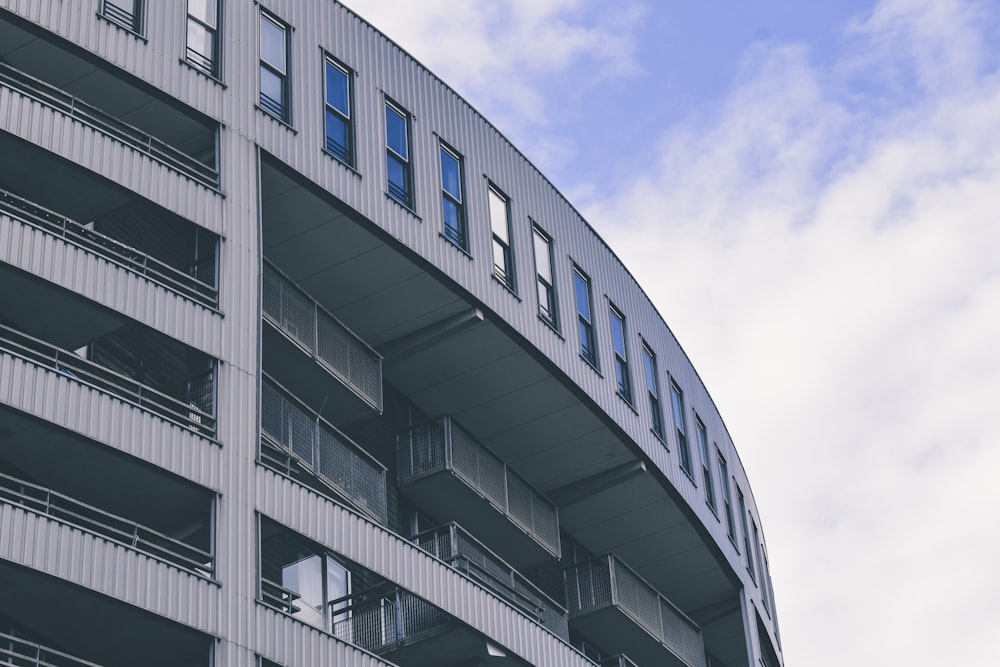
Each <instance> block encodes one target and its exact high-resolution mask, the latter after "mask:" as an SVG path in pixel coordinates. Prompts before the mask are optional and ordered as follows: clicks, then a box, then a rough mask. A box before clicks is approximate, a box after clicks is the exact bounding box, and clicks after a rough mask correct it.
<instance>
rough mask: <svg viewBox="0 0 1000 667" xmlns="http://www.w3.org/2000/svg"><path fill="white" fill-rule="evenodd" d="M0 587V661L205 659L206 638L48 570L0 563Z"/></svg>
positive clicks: (161, 662)
mask: <svg viewBox="0 0 1000 667" xmlns="http://www.w3.org/2000/svg"><path fill="white" fill-rule="evenodd" d="M123 585H124V584H123ZM0 590H2V591H3V595H0V664H4V665H23V666H25V667H27V666H29V665H30V666H31V667H36V666H37V667H44V666H47V665H53V666H54V665H58V666H59V667H95V665H96V666H97V667H134V666H135V665H143V667H175V666H176V665H190V666H191V667H198V666H203V667H209V665H211V664H213V660H212V652H213V651H214V648H215V640H214V639H213V638H212V637H210V636H208V635H206V634H203V633H201V632H198V631H196V630H192V629H190V628H188V627H185V626H182V625H179V624H177V623H174V622H171V621H168V620H167V619H165V618H163V617H161V616H157V615H155V614H151V613H149V612H145V611H142V610H140V609H138V608H136V607H133V606H131V605H128V604H125V603H122V602H119V601H117V600H113V599H111V598H108V597H105V596H103V595H100V594H98V593H94V592H92V591H89V590H87V589H85V588H81V587H79V586H76V585H73V584H69V583H66V582H64V581H61V580H58V579H55V578H52V577H50V576H48V575H44V574H40V573H38V572H35V571H33V570H29V569H27V568H23V567H20V566H16V565H12V564H10V563H6V562H3V561H0ZM41 656H44V658H42V657H41Z"/></svg>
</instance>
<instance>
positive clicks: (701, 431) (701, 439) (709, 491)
mask: <svg viewBox="0 0 1000 667" xmlns="http://www.w3.org/2000/svg"><path fill="white" fill-rule="evenodd" d="M694 432H695V437H696V438H697V440H698V455H699V456H700V457H701V477H702V479H703V480H704V482H705V503H706V504H707V505H708V506H709V508H710V509H711V510H712V512H713V513H715V514H716V516H718V509H717V505H716V498H715V484H714V483H713V481H712V460H711V458H709V450H708V429H707V428H706V427H705V422H704V421H702V419H701V417H700V416H699V415H698V413H697V412H695V413H694Z"/></svg>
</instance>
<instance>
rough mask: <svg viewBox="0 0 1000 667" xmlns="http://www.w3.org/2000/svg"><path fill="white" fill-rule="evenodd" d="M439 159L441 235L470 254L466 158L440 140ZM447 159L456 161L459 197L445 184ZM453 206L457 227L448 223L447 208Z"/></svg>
mask: <svg viewBox="0 0 1000 667" xmlns="http://www.w3.org/2000/svg"><path fill="white" fill-rule="evenodd" d="M438 149H439V150H438V159H439V162H440V166H441V234H442V236H444V237H445V238H446V239H447V240H448V241H449V242H450V243H453V244H455V245H456V246H458V247H459V248H461V249H462V250H464V251H465V252H469V225H468V221H467V218H466V215H465V194H464V193H465V158H464V157H463V156H462V154H461V153H459V152H458V151H456V150H455V149H454V148H452V147H451V146H449V145H448V144H447V143H446V142H444V141H442V140H441V139H440V138H439V139H438ZM445 157H448V158H451V159H452V160H454V161H455V168H456V170H457V172H458V182H457V185H458V195H457V196H456V194H455V193H453V192H450V191H449V190H448V188H447V186H446V184H445V177H444V164H445V163H444V160H445ZM449 204H451V205H452V206H453V207H454V210H455V217H456V224H457V227H452V226H451V225H450V224H449V223H448V215H447V207H448V205H449Z"/></svg>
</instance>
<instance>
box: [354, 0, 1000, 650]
mask: <svg viewBox="0 0 1000 667" xmlns="http://www.w3.org/2000/svg"><path fill="white" fill-rule="evenodd" d="M347 4H348V5H349V6H351V7H353V8H354V9H356V10H357V11H358V12H359V13H360V14H361V15H362V16H364V17H365V18H367V19H368V20H370V21H372V22H373V23H374V24H375V25H376V26H378V27H379V28H380V29H382V30H383V31H384V32H385V33H386V34H388V35H389V36H390V37H391V38H393V39H394V40H396V41H397V42H399V43H400V44H401V45H402V46H403V47H404V48H405V49H407V50H408V51H410V52H411V53H412V54H413V55H414V56H415V57H416V58H418V59H419V60H421V61H422V62H424V63H425V64H426V65H427V66H428V67H430V68H431V69H432V70H434V71H435V72H437V73H438V74H439V75H440V76H442V78H443V79H444V80H445V81H447V82H448V83H450V84H451V85H452V86H453V87H454V88H456V89H457V90H458V91H459V92H460V93H461V94H462V95H463V96H465V97H466V98H467V99H468V100H469V101H470V102H471V103H472V104H473V105H474V106H476V107H477V108H478V109H480V110H481V111H482V112H483V113H484V115H486V116H487V117H488V118H490V119H491V120H492V121H493V122H494V123H495V124H496V125H497V126H498V127H499V128H500V129H501V131H503V132H504V133H505V134H507V136H508V137H510V138H511V139H512V141H513V142H514V143H515V144H516V145H517V146H518V147H519V148H521V150H522V151H523V152H524V153H525V154H526V155H528V157H529V158H531V159H532V160H533V161H535V163H536V164H537V165H538V166H539V167H540V168H541V169H542V171H543V172H544V173H546V174H547V175H548V176H549V177H550V178H551V179H552V181H553V182H554V183H555V184H556V186H557V187H559V188H560V189H561V190H562V191H563V192H564V194H566V195H567V196H568V197H569V199H570V200H571V201H573V202H574V203H575V204H576V206H577V207H578V208H579V209H580V210H581V212H582V213H583V214H584V215H585V217H586V218H587V219H588V220H589V221H590V222H591V224H592V225H593V226H594V227H595V228H596V229H597V230H598V232H599V233H600V234H601V235H602V236H603V237H604V238H605V239H606V240H607V241H608V242H609V244H610V245H611V247H612V248H613V249H615V251H616V252H617V253H618V254H619V256H620V257H621V258H622V260H623V261H624V262H625V264H626V265H627V266H628V267H629V268H630V269H631V270H632V272H633V273H634V274H635V275H636V277H637V278H638V280H639V282H640V283H641V284H642V285H643V286H644V288H645V289H646V291H647V292H648V293H649V295H650V297H651V298H652V299H653V301H654V303H656V304H657V306H658V308H659V309H660V312H661V313H662V314H663V316H664V317H665V319H666V320H667V323H668V324H669V325H670V326H671V328H672V329H673V330H674V332H675V333H676V334H677V336H678V338H679V339H680V341H681V344H682V345H683V346H684V348H685V350H686V351H687V352H688V354H689V356H690V357H691V358H692V360H693V362H694V364H695V366H696V367H697V368H698V370H699V372H700V374H701V375H702V377H703V378H704V380H705V382H706V384H707V385H708V388H709V390H710V391H711V392H712V395H713V397H714V399H715V401H716V403H717V404H718V405H719V408H720V410H721V412H722V414H723V416H724V417H725V419H726V422H727V424H728V426H729V430H730V432H731V434H732V436H733V439H734V440H735V441H736V444H737V447H738V448H739V450H740V454H741V458H742V460H743V462H744V464H745V466H746V468H747V469H748V473H749V476H750V479H751V481H752V484H753V488H754V495H755V497H756V500H757V503H758V506H759V508H760V511H761V514H762V518H763V524H764V530H765V535H766V538H767V545H768V552H769V555H770V560H771V570H772V574H773V578H774V587H775V597H776V603H777V607H778V615H779V621H780V624H781V629H782V639H783V644H784V649H785V658H786V664H788V665H789V666H791V665H809V666H810V667H823V666H825V665H830V666H833V665H837V666H838V667H840V666H842V665H845V664H851V665H860V664H893V665H897V664H906V665H941V664H945V665H957V664H961V665H971V666H976V665H983V666H986V665H990V666H993V665H998V664H1000V644H998V643H997V641H996V633H997V630H998V629H1000V604H998V603H997V601H998V600H1000V570H998V568H997V565H996V563H997V561H998V560H1000V519H998V518H997V509H996V508H997V506H998V505H1000V485H998V484H997V482H996V480H995V479H994V478H995V476H996V474H997V473H998V472H1000V419H998V414H1000V409H998V406H997V404H998V402H1000V344H998V341H1000V3H998V2H996V0H983V1H978V2H977V1H973V0H878V1H864V2H863V1H860V0H839V1H836V2H801V1H798V2H793V1H783V2H779V1H774V0H743V1H741V2H735V1H731V2H721V1H720V0H703V1H701V2H695V1H694V0H671V1H670V2H658V1H654V0H646V1H641V0H633V1H629V0H625V1H624V2H616V3H613V4H612V3H607V2H602V1H600V0H511V1H510V2H497V3H491V4H486V3H478V2H471V1H468V0H466V1H462V0H423V1H422V2H420V3H412V2H409V1H408V0H350V1H349V2H348V3H347Z"/></svg>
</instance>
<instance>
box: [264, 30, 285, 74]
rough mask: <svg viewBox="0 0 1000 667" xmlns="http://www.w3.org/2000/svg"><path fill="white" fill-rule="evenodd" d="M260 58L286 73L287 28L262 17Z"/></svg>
mask: <svg viewBox="0 0 1000 667" xmlns="http://www.w3.org/2000/svg"><path fill="white" fill-rule="evenodd" d="M260 58H261V60H263V61H265V62H266V63H268V64H269V65H271V66H272V67H274V68H275V69H276V70H278V71H279V72H281V73H282V74H285V73H286V71H287V68H286V67H285V29H284V28H282V27H281V26H279V25H278V24H277V23H275V22H274V21H272V20H271V19H269V18H267V17H266V16H261V17H260Z"/></svg>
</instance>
